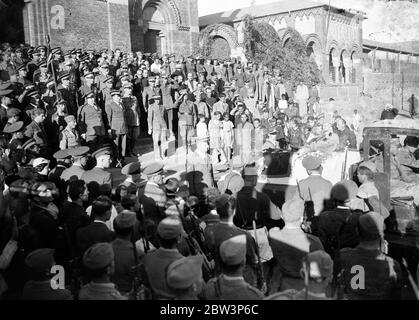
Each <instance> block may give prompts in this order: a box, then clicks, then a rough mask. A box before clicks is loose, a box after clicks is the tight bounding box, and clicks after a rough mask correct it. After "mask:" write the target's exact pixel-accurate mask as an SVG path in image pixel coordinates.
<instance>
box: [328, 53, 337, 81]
mask: <svg viewBox="0 0 419 320" xmlns="http://www.w3.org/2000/svg"><path fill="white" fill-rule="evenodd" d="M338 68H339V57H338V54H337V50H336V49H335V48H332V49H330V51H329V79H330V82H331V83H336V82H337V81H338V80H339V79H338V71H339V69H338Z"/></svg>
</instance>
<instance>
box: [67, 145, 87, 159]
mask: <svg viewBox="0 0 419 320" xmlns="http://www.w3.org/2000/svg"><path fill="white" fill-rule="evenodd" d="M88 152H89V147H75V148H70V149H67V153H68V154H69V155H70V156H72V157H80V156H83V155H85V154H86V153H88Z"/></svg>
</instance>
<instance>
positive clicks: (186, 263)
mask: <svg viewBox="0 0 419 320" xmlns="http://www.w3.org/2000/svg"><path fill="white" fill-rule="evenodd" d="M202 264H203V258H202V256H191V257H185V258H182V259H179V260H176V261H174V262H172V263H171V264H170V265H169V267H168V268H167V285H168V287H169V288H170V290H171V291H172V292H173V294H174V299H175V300H198V294H199V293H200V292H201V289H202V287H203V284H204V281H203V279H202Z"/></svg>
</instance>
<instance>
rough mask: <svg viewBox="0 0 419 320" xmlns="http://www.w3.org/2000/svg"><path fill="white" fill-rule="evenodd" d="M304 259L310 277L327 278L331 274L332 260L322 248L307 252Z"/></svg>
mask: <svg viewBox="0 0 419 320" xmlns="http://www.w3.org/2000/svg"><path fill="white" fill-rule="evenodd" d="M305 261H306V262H307V264H308V267H309V268H308V269H309V273H310V274H309V276H310V278H313V279H317V278H328V277H331V276H332V274H333V260H332V258H331V257H330V255H329V254H328V253H326V252H325V251H323V250H317V251H313V252H310V253H308V254H307V256H306V258H305Z"/></svg>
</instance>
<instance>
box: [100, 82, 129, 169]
mask: <svg viewBox="0 0 419 320" xmlns="http://www.w3.org/2000/svg"><path fill="white" fill-rule="evenodd" d="M111 96H112V101H111V102H110V103H109V104H107V105H106V106H105V110H106V115H107V117H108V124H109V133H110V134H111V135H112V137H114V143H115V145H116V147H117V154H116V156H117V159H116V160H117V161H118V165H117V166H120V167H121V166H122V165H121V161H123V160H124V159H125V153H126V146H127V132H128V129H127V125H126V123H125V110H124V106H123V105H122V103H121V93H120V92H119V90H113V91H111Z"/></svg>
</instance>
